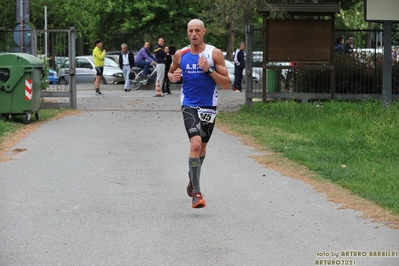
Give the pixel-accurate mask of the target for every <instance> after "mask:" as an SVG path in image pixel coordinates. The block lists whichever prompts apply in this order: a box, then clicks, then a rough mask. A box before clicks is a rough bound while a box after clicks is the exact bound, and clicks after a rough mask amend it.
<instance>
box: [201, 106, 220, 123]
mask: <svg viewBox="0 0 399 266" xmlns="http://www.w3.org/2000/svg"><path fill="white" fill-rule="evenodd" d="M217 113H218V112H217V111H216V110H213V109H204V108H198V117H199V119H200V120H201V121H202V122H208V123H213V122H214V121H215V117H216V115H217Z"/></svg>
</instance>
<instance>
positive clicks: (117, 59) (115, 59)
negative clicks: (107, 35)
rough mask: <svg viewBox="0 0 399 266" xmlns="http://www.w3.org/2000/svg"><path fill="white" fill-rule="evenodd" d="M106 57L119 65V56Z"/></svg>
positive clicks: (110, 55) (109, 55)
mask: <svg viewBox="0 0 399 266" xmlns="http://www.w3.org/2000/svg"><path fill="white" fill-rule="evenodd" d="M105 57H107V58H109V59H111V60H112V61H114V62H115V63H116V64H117V65H119V55H117V54H108V53H107V54H106V55H105Z"/></svg>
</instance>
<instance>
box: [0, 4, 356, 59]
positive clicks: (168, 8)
mask: <svg viewBox="0 0 399 266" xmlns="http://www.w3.org/2000/svg"><path fill="white" fill-rule="evenodd" d="M300 1H302V2H303V1H304V0H285V1H284V0H283V1H282V0H276V1H274V0H201V1H199V0H151V1H150V0H141V1H129V0H84V1H82V0H69V1H61V0H52V1H48V0H34V1H30V5H31V6H30V24H31V26H34V27H36V28H37V29H43V28H44V11H43V7H44V6H47V14H48V18H47V21H48V28H49V29H68V28H70V27H75V28H76V29H77V36H78V37H79V38H81V40H82V41H81V42H80V43H81V45H83V47H81V49H79V50H82V51H83V52H84V53H90V52H91V49H92V48H93V46H94V44H93V42H94V40H95V39H96V38H101V39H102V40H103V42H104V47H105V48H106V49H107V50H119V49H120V44H121V43H127V44H128V45H129V48H130V49H132V50H138V49H140V48H141V47H142V45H143V43H144V42H146V41H148V42H150V43H151V44H152V45H155V44H156V41H157V39H158V38H159V37H163V38H164V39H165V45H168V46H171V47H172V50H173V49H174V48H176V49H178V48H181V47H183V46H185V45H187V44H188V39H187V33H186V25H187V22H188V21H189V20H191V19H193V18H200V19H202V20H203V21H204V22H205V24H206V28H207V36H206V41H207V42H208V43H212V44H214V45H215V46H217V47H219V48H220V49H222V50H225V51H227V52H228V53H231V52H232V51H233V48H235V46H236V42H238V41H242V40H244V39H245V24H246V23H252V24H254V25H255V26H261V19H260V17H261V16H260V15H259V14H258V12H257V10H258V8H259V7H263V6H264V5H266V4H271V3H277V2H300ZM318 2H337V0H319V1H318ZM340 2H341V7H342V9H343V10H345V12H343V13H344V15H345V16H347V15H349V14H350V15H352V14H356V13H353V12H352V13H351V11H349V10H352V9H354V8H358V7H359V3H362V2H363V0H341V1H340ZM0 5H1V6H2V7H3V8H2V12H1V13H0V27H6V28H7V29H13V28H14V27H15V26H16V21H15V19H16V14H15V13H16V2H15V1H10V0H0ZM345 16H344V17H345ZM360 20H361V19H360ZM341 23H343V24H345V21H344V20H341ZM348 23H349V21H348ZM236 40H237V41H236Z"/></svg>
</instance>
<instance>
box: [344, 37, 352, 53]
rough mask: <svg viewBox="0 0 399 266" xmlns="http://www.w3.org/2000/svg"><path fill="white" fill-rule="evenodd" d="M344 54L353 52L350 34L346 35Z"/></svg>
mask: <svg viewBox="0 0 399 266" xmlns="http://www.w3.org/2000/svg"><path fill="white" fill-rule="evenodd" d="M345 54H348V55H352V54H353V36H352V35H348V36H347V37H346V45H345Z"/></svg>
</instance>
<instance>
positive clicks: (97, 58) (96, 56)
mask: <svg viewBox="0 0 399 266" xmlns="http://www.w3.org/2000/svg"><path fill="white" fill-rule="evenodd" d="M95 45H96V47H94V49H93V61H94V66H95V68H96V72H97V73H96V79H95V80H94V88H95V89H96V95H97V96H100V97H102V96H104V94H102V93H101V91H100V81H101V79H102V77H103V72H104V60H105V53H106V52H107V51H106V50H105V49H102V48H103V42H102V41H101V40H100V39H97V40H96V41H95Z"/></svg>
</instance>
